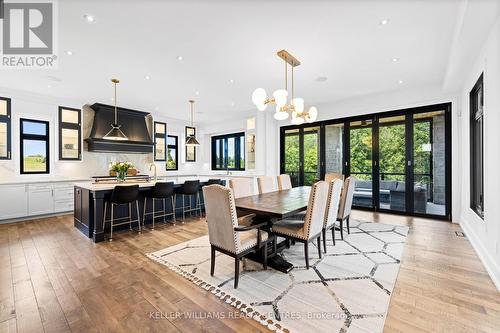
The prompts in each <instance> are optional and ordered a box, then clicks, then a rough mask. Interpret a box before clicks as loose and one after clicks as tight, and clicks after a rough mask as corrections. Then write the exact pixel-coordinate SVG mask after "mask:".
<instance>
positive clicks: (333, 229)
mask: <svg viewBox="0 0 500 333" xmlns="http://www.w3.org/2000/svg"><path fill="white" fill-rule="evenodd" d="M332 240H333V246H335V226H333V228H332Z"/></svg>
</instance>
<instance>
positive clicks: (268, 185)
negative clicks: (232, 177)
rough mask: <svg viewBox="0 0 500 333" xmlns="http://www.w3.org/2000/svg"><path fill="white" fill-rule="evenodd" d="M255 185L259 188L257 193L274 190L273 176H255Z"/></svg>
mask: <svg viewBox="0 0 500 333" xmlns="http://www.w3.org/2000/svg"><path fill="white" fill-rule="evenodd" d="M257 187H258V188H259V194H264V193H269V192H274V191H276V187H275V186H274V179H273V177H267V176H264V177H259V178H257Z"/></svg>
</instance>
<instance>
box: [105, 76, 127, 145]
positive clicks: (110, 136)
mask: <svg viewBox="0 0 500 333" xmlns="http://www.w3.org/2000/svg"><path fill="white" fill-rule="evenodd" d="M111 82H113V84H114V87H115V97H114V101H115V119H114V122H113V123H112V124H111V130H110V131H109V132H108V133H106V135H105V136H103V137H102V138H103V139H105V140H114V141H125V140H128V138H127V136H126V135H125V134H123V132H122V130H121V129H120V127H121V125H119V124H118V107H117V106H116V85H117V84H118V83H120V80H118V79H111Z"/></svg>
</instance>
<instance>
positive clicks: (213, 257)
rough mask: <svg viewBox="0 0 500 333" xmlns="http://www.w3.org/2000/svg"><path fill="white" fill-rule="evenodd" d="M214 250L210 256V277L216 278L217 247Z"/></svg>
mask: <svg viewBox="0 0 500 333" xmlns="http://www.w3.org/2000/svg"><path fill="white" fill-rule="evenodd" d="M211 248H212V251H211V252H212V254H211V256H210V276H214V270H215V247H213V246H212V247H211Z"/></svg>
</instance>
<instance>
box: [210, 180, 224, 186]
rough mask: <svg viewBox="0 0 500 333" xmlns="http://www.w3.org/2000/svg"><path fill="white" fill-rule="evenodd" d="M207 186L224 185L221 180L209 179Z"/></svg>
mask: <svg viewBox="0 0 500 333" xmlns="http://www.w3.org/2000/svg"><path fill="white" fill-rule="evenodd" d="M207 185H222V181H221V180H220V179H209V180H208V181H207Z"/></svg>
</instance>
